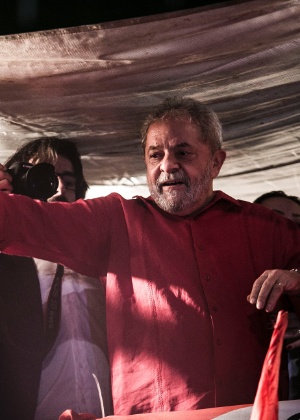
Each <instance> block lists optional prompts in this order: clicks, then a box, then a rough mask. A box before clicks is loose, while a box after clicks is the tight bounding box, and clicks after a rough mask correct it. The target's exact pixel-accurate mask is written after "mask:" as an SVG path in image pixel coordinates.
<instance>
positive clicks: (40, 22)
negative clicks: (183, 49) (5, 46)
mask: <svg viewBox="0 0 300 420" xmlns="http://www.w3.org/2000/svg"><path fill="white" fill-rule="evenodd" d="M222 2H224V0H219V1H201V0H106V1H104V0H1V2H0V35H7V34H13V33H21V32H31V31H42V30H47V29H55V28H67V27H71V26H79V25H87V24H93V23H103V22H110V21H114V20H121V19H128V18H134V17H141V16H149V15H153V14H158V13H166V12H171V11H176V10H181V9H190V8H194V7H201V6H205V5H208V4H212V3H222Z"/></svg>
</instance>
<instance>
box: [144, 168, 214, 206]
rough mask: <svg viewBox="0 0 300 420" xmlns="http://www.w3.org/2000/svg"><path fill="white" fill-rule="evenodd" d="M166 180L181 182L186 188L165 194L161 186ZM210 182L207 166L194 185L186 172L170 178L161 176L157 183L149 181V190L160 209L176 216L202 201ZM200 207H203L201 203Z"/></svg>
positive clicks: (172, 175)
mask: <svg viewBox="0 0 300 420" xmlns="http://www.w3.org/2000/svg"><path fill="white" fill-rule="evenodd" d="M166 180H181V181H183V183H184V185H185V188H184V189H182V190H181V191H178V190H174V191H170V192H163V191H162V188H161V187H160V184H161V182H165V181H166ZM210 182H211V177H210V168H209V166H207V168H206V170H205V172H204V174H202V175H201V176H199V177H198V178H197V179H196V180H195V181H194V182H193V183H191V182H190V179H189V178H188V177H187V176H186V175H185V173H184V172H177V174H171V175H168V176H164V175H161V176H160V177H159V178H158V179H157V181H156V183H150V182H149V180H148V188H149V191H150V195H151V197H152V198H153V200H154V201H155V203H156V204H157V205H158V207H160V208H161V209H162V210H164V211H166V212H167V213H171V214H176V213H178V212H181V211H183V210H185V209H186V208H188V207H190V206H194V205H195V204H197V202H199V201H201V197H202V196H203V195H205V193H206V191H207V190H208V188H209V186H210ZM199 207H201V202H199Z"/></svg>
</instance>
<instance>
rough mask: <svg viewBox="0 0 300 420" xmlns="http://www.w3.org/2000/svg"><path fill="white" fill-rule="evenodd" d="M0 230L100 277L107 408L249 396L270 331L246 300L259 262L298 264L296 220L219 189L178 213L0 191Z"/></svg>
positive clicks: (20, 246) (26, 249)
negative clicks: (109, 392) (197, 207)
mask: <svg viewBox="0 0 300 420" xmlns="http://www.w3.org/2000/svg"><path fill="white" fill-rule="evenodd" d="M16 218H18V220H19V224H18V227H16V226H14V224H13V222H12V221H13V220H15V219H16ZM45 221H47V223H45ZM1 222H2V223H1ZM0 231H1V232H2V235H1V238H0V247H1V248H2V249H5V250H6V252H14V253H21V254H24V253H25V254H30V255H35V256H36V257H39V258H43V259H47V260H49V259H51V258H52V259H54V260H56V261H58V262H59V263H61V264H63V265H65V266H68V267H71V268H72V269H73V270H75V271H77V272H82V273H83V274H85V275H89V276H91V277H100V278H102V279H103V280H104V281H105V282H106V309H107V332H108V348H109V359H110V364H111V374H112V388H113V402H114V412H115V414H117V415H128V414H136V413H147V412H155V411H175V410H176V411H180V410H183V411H184V410H195V409H200V408H206V407H215V406H226V405H237V404H247V403H249V404H252V403H253V401H254V397H255V393H256V389H257V383H258V380H259V377H260V372H261V368H262V365H263V361H264V357H265V354H266V351H267V348H268V345H269V334H268V330H267V323H265V313H264V311H258V310H257V309H256V308H255V306H254V305H250V304H249V303H248V302H247V299H246V298H247V295H248V294H249V292H250V290H251V288H252V284H253V282H254V281H255V279H256V278H257V277H258V276H259V275H260V274H261V273H262V272H263V271H264V270H266V269H272V268H273V269H274V268H283V269H291V268H294V267H299V266H300V249H299V247H300V230H299V229H298V228H297V225H296V224H294V223H292V222H291V221H289V220H287V219H284V218H283V217H281V216H279V215H277V214H276V213H275V212H272V211H270V210H268V209H266V208H264V207H263V206H260V205H255V204H251V203H247V202H243V201H239V200H235V199H233V198H231V197H228V196H227V195H226V194H224V193H221V192H217V193H216V194H215V198H214V200H213V201H212V202H211V203H210V204H209V205H208V206H207V207H206V208H205V209H203V210H202V211H201V212H198V213H195V214H194V215H191V216H188V217H177V216H173V215H170V214H168V213H165V212H163V211H162V210H160V209H158V208H157V207H156V205H155V204H154V203H153V201H152V200H151V199H143V198H137V199H133V200H125V199H123V198H122V197H120V196H119V195H117V194H111V195H109V196H107V197H102V198H97V199H94V200H84V201H77V202H76V203H73V204H68V203H42V202H35V201H33V200H30V199H28V198H27V197H17V196H7V195H4V194H3V196H2V197H1V200H0ZM66 232H68V234H67V235H66ZM45 237H47V242H46V243H45V241H44V238H45ZM41 244H43V247H41ZM283 245H284V246H283ZM245 378H246V380H245Z"/></svg>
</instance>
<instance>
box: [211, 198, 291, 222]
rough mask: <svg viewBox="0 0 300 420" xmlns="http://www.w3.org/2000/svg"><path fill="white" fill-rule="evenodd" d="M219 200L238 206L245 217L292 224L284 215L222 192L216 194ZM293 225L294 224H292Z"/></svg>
mask: <svg viewBox="0 0 300 420" xmlns="http://www.w3.org/2000/svg"><path fill="white" fill-rule="evenodd" d="M216 194H217V197H218V199H222V200H224V201H225V202H227V203H231V204H232V205H234V206H236V207H237V208H238V209H239V211H240V212H242V213H243V215H244V216H245V217H249V218H254V219H260V220H264V221H266V222H267V223H283V224H288V223H289V222H291V221H290V220H288V219H287V218H285V217H283V216H282V215H280V214H278V213H276V212H275V211H274V210H271V209H269V208H267V207H265V206H262V205H261V204H257V203H252V202H250V201H246V200H241V199H236V198H233V197H231V196H229V195H227V194H226V193H224V192H222V191H217V192H216ZM291 223H292V224H293V222H291Z"/></svg>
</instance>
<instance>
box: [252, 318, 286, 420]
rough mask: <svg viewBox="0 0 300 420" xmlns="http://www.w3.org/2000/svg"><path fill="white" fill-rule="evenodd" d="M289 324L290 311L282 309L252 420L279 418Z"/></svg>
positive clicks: (266, 359) (273, 335) (273, 419)
mask: <svg viewBox="0 0 300 420" xmlns="http://www.w3.org/2000/svg"><path fill="white" fill-rule="evenodd" d="M287 324H288V313H287V312H283V311H280V312H279V313H278V316H277V320H276V324H275V326H274V331H273V334H272V338H271V342H270V346H269V349H268V352H267V355H266V358H265V361H264V365H263V369H262V373H261V377H260V380H259V384H258V389H257V393H256V396H255V401H254V405H253V410H252V413H251V420H278V382H279V369H280V360H281V350H282V345H283V340H284V333H285V330H286V328H287Z"/></svg>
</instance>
